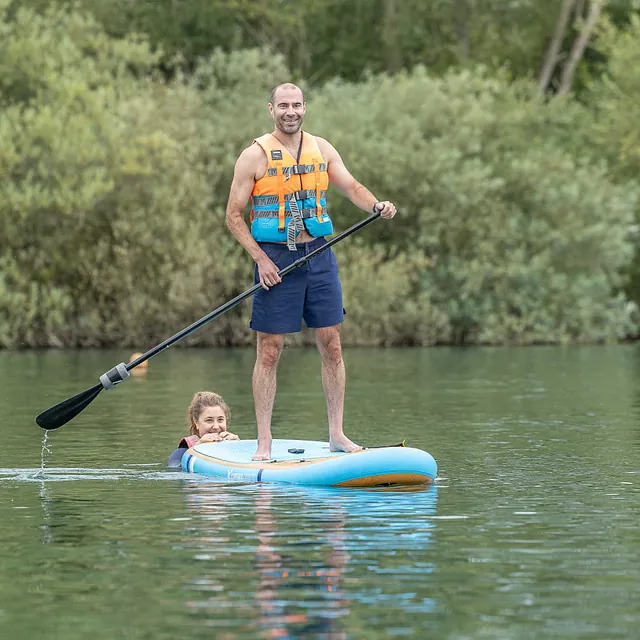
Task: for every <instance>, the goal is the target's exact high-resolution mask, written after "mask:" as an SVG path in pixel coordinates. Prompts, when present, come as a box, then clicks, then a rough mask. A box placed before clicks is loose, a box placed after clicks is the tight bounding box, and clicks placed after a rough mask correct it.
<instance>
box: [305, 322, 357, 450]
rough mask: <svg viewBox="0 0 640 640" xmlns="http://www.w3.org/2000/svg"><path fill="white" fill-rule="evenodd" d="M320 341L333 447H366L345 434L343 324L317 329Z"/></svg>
mask: <svg viewBox="0 0 640 640" xmlns="http://www.w3.org/2000/svg"><path fill="white" fill-rule="evenodd" d="M316 343H317V344H318V350H319V351H320V357H321V358H322V387H323V389H324V394H325V397H326V399H327V415H328V417H329V444H330V449H331V451H358V450H359V449H361V448H362V447H360V446H358V445H357V444H355V443H353V442H351V440H349V438H347V436H345V435H344V431H343V427H342V419H343V415H344V391H345V386H346V374H345V369H344V361H343V359H342V346H341V344H340V325H339V324H338V325H334V326H333V327H322V328H320V329H316Z"/></svg>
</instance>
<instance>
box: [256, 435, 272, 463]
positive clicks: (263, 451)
mask: <svg viewBox="0 0 640 640" xmlns="http://www.w3.org/2000/svg"><path fill="white" fill-rule="evenodd" d="M251 459H252V460H270V459H271V440H269V441H268V442H262V441H260V440H258V449H257V450H256V452H255V453H254V454H253V457H252V458H251Z"/></svg>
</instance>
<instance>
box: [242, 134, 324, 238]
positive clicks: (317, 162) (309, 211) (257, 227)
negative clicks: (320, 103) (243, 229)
mask: <svg viewBox="0 0 640 640" xmlns="http://www.w3.org/2000/svg"><path fill="white" fill-rule="evenodd" d="M254 142H255V143H256V144H258V145H260V146H261V147H262V149H263V150H264V152H265V154H266V156H267V172H266V173H265V175H264V176H263V177H262V178H260V179H259V180H256V183H255V185H254V187H253V192H252V193H251V196H252V207H251V234H252V236H253V237H254V239H255V240H257V241H258V242H284V241H287V240H288V241H291V239H292V237H293V238H295V235H297V233H298V232H299V231H301V230H302V229H306V230H307V231H308V232H309V234H310V235H311V236H313V237H320V236H325V235H330V234H332V233H333V224H332V222H331V218H330V217H329V214H328V213H327V188H328V187H329V174H328V173H327V165H326V163H325V161H324V158H323V157H322V153H321V152H320V149H319V147H318V143H317V141H316V139H315V137H314V136H312V135H311V134H310V133H303V134H302V145H301V148H300V154H299V155H300V157H299V158H298V159H296V158H294V157H293V156H292V155H291V153H289V151H287V149H285V147H284V145H283V144H282V143H281V142H280V141H279V140H278V139H277V138H276V137H275V136H274V135H273V134H271V133H267V134H265V135H263V136H261V137H259V138H257V139H256V140H254ZM292 222H293V224H294V228H295V233H292V231H293V229H294V228H292V229H291V230H289V227H290V225H291V224H292Z"/></svg>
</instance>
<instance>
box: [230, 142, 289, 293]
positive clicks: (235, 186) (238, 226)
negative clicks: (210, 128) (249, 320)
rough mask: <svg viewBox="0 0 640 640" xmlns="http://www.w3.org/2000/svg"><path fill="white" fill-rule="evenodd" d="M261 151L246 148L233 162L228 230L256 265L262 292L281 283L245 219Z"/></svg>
mask: <svg viewBox="0 0 640 640" xmlns="http://www.w3.org/2000/svg"><path fill="white" fill-rule="evenodd" d="M263 155H264V152H263V151H262V148H261V147H259V146H258V145H255V144H254V145H251V146H250V147H248V148H246V149H245V150H244V151H243V152H242V153H241V154H240V156H239V158H238V160H237V161H236V166H235V169H234V173H233V181H232V183H231V189H230V190H229V200H228V202H227V216H226V220H227V227H228V228H229V231H231V233H232V234H233V235H234V237H235V238H236V240H237V241H238V242H239V243H240V244H241V245H242V246H243V247H244V248H245V249H246V250H247V252H248V253H249V255H250V256H251V257H252V258H253V260H254V262H255V263H256V264H257V265H258V271H259V273H260V283H261V284H262V286H263V287H264V288H265V289H268V288H269V287H270V286H272V285H274V284H276V283H278V282H280V281H281V278H280V276H279V275H278V268H277V267H276V265H274V264H273V262H272V261H271V260H270V259H269V256H267V254H266V253H265V252H264V251H263V250H262V249H261V248H260V246H259V245H258V243H257V242H256V241H255V240H254V239H253V237H252V236H251V231H250V230H249V227H248V226H247V223H246V222H245V220H244V209H245V207H246V206H247V203H248V202H249V198H250V197H251V193H252V191H253V187H254V185H255V176H256V167H258V166H259V165H260V164H261V161H262V160H263Z"/></svg>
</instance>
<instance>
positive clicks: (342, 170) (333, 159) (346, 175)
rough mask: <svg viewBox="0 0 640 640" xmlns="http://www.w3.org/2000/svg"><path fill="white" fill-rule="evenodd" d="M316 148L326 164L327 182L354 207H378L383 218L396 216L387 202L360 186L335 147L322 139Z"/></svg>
mask: <svg viewBox="0 0 640 640" xmlns="http://www.w3.org/2000/svg"><path fill="white" fill-rule="evenodd" d="M317 141H318V146H319V148H320V151H321V152H322V156H323V157H324V161H325V162H326V163H327V173H328V174H329V182H330V183H331V184H332V185H334V186H336V187H337V188H338V189H339V190H340V191H342V193H344V195H345V196H347V198H349V200H351V202H353V204H355V205H356V207H360V209H364V210H365V211H370V212H372V211H373V206H374V205H375V204H377V205H378V207H377V208H378V211H380V215H381V216H382V217H383V218H393V216H395V215H396V207H395V205H394V204H393V203H392V202H389V201H388V200H384V201H379V200H378V199H377V198H376V197H375V196H374V195H373V193H371V191H369V189H367V188H366V187H365V186H364V185H362V184H360V183H359V182H358V181H357V180H356V179H355V178H354V177H353V176H352V175H351V173H350V172H349V170H348V169H347V167H346V166H345V164H344V162H343V161H342V158H341V157H340V154H339V153H338V152H337V151H336V149H335V147H333V145H331V144H330V143H329V142H327V141H326V140H324V139H323V138H317Z"/></svg>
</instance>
